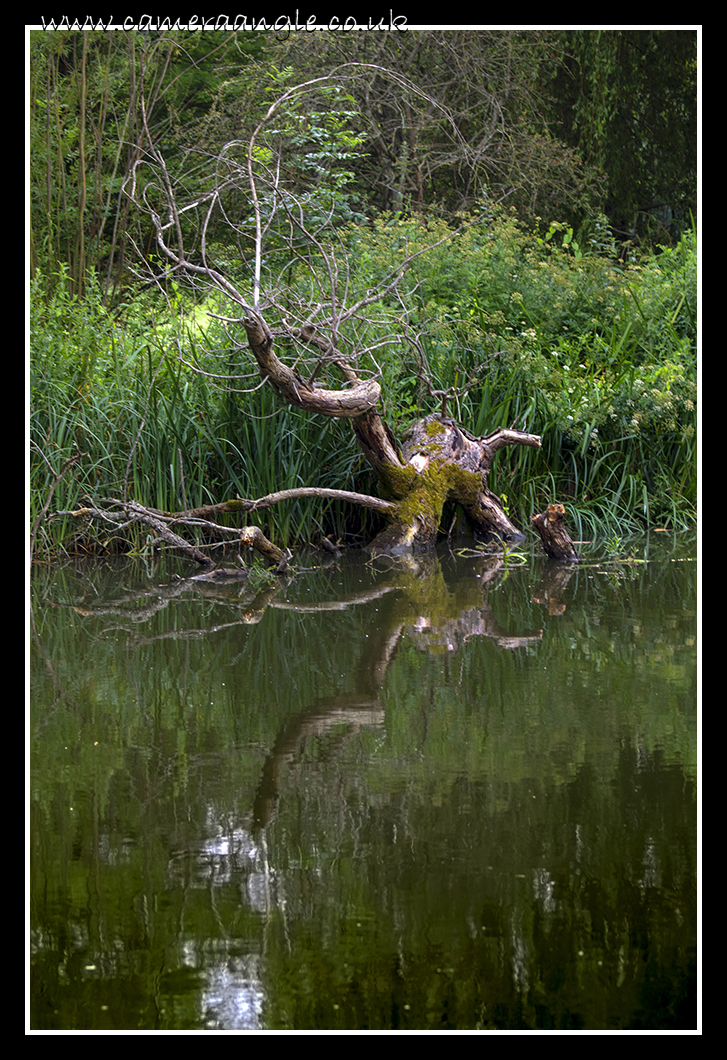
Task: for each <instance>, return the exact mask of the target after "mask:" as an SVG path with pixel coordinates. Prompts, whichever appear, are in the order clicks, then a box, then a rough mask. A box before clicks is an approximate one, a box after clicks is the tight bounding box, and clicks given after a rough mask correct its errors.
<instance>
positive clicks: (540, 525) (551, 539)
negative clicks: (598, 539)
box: [532, 504, 579, 560]
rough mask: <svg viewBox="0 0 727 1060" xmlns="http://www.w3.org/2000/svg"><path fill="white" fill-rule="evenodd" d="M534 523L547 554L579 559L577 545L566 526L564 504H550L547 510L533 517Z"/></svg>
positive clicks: (561, 557)
mask: <svg viewBox="0 0 727 1060" xmlns="http://www.w3.org/2000/svg"><path fill="white" fill-rule="evenodd" d="M532 523H533V526H534V527H535V529H536V530H537V531H538V533H539V534H540V540H541V541H542V542H543V548H544V549H545V552H546V554H547V555H548V556H550V558H551V559H557V560H577V559H579V556H578V553H577V552H576V547H575V545H574V544H573V542H572V541H571V539H570V536H569V534H568V531H567V530H566V528H565V508H564V507H563V505H562V504H549V505H548V510H547V511H546V512H541V513H540V515H534V516H533V517H532Z"/></svg>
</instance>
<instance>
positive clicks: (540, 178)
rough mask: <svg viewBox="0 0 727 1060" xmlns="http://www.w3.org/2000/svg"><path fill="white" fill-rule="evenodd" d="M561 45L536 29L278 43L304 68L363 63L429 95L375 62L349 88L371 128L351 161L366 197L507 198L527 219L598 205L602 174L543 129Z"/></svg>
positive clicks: (412, 205)
mask: <svg viewBox="0 0 727 1060" xmlns="http://www.w3.org/2000/svg"><path fill="white" fill-rule="evenodd" d="M562 47H563V46H562V42H561V41H560V39H559V38H558V37H557V35H556V34H553V33H547V32H543V31H537V30H535V31H527V32H519V31H511V30H492V31H489V30H488V31H480V30H478V31H467V30H461V31H460V30H457V31H414V32H409V33H406V34H398V35H395V34H377V33H374V34H365V33H364V34H358V35H356V34H351V35H338V34H324V35H316V36H314V37H308V36H307V35H304V34H299V35H297V36H296V37H291V38H290V39H289V40H288V41H287V42H285V43H283V44H279V45H277V48H276V50H277V52H278V54H279V60H278V61H279V62H280V63H281V64H287V63H289V64H290V65H291V66H293V67H294V69H295V70H296V72H297V73H298V74H299V75H300V74H302V73H307V74H308V76H310V75H311V73H312V72H313V71H317V72H322V71H330V70H332V69H334V68H335V67H336V66H337V65H338V64H340V63H343V62H365V63H369V64H372V65H373V66H374V67H375V66H377V65H378V66H381V67H383V68H386V69H387V70H393V71H396V72H397V73H399V74H401V75H402V76H403V77H405V78H406V79H408V81H410V82H413V83H414V84H416V85H417V87H418V88H419V89H420V90H422V91H424V92H426V93H427V95H428V96H429V98H430V99H432V100H436V104H437V106H433V105H430V106H429V107H422V106H420V105H419V103H418V102H417V100H416V99H415V98H414V97H413V96H412V94H411V93H410V92H407V91H406V90H402V88H401V87H400V86H398V85H397V86H395V85H394V84H393V83H392V81H391V79H390V78H388V77H386V76H379V75H377V73H376V71H375V70H372V73H371V75H370V76H369V77H368V78H366V79H365V80H364V81H362V83H361V84H359V85H358V86H356V87H355V88H354V89H353V94H354V96H355V99H356V102H357V104H358V107H359V110H360V113H361V115H362V119H363V121H364V128H365V131H366V137H367V151H366V153H365V155H364V157H362V158H361V159H360V160H359V162H358V163H357V165H356V167H355V171H356V175H357V177H358V180H359V184H360V185H361V186H362V187H363V188H365V189H366V192H367V195H368V199H369V203H370V205H371V206H372V207H375V208H377V209H379V210H394V211H397V210H401V209H407V210H409V209H411V210H421V209H423V208H424V207H425V206H426V208H427V209H429V210H432V209H434V208H437V207H439V208H441V209H443V210H445V211H446V212H447V213H449V214H454V213H456V212H458V211H462V210H472V209H477V208H479V207H480V206H481V205H482V203H483V200H489V201H491V202H501V201H505V200H506V201H507V202H508V203H510V204H512V205H516V206H517V207H518V209H519V210H521V211H522V212H523V213H525V214H528V215H530V216H531V217H534V216H537V215H538V214H540V215H543V216H546V217H548V218H549V219H554V218H558V219H563V218H564V217H568V218H569V217H570V215H571V214H572V213H573V211H574V210H581V211H582V212H589V211H592V212H595V210H596V209H597V204H598V201H599V183H598V179H597V177H596V174H595V172H593V171H592V170H590V169H589V168H588V167H586V166H584V165H583V164H582V161H581V159H580V157H579V155H578V152H577V151H576V150H574V149H572V148H569V147H567V146H566V145H564V144H563V143H562V142H561V143H559V142H558V141H556V140H555V139H554V137H553V135H552V133H551V131H550V129H549V127H548V100H547V99H544V98H543V87H542V85H543V76H544V75H543V71H547V72H550V71H552V68H553V66H554V65H557V63H558V62H559V61H560V59H561V55H562ZM548 75H549V74H548ZM438 108H441V109H438ZM445 114H446V117H445Z"/></svg>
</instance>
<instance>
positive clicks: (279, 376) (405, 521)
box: [243, 316, 540, 553]
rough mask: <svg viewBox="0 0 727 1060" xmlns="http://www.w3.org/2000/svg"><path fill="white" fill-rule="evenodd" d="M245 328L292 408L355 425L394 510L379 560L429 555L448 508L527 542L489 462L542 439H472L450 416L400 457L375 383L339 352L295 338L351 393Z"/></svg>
mask: <svg viewBox="0 0 727 1060" xmlns="http://www.w3.org/2000/svg"><path fill="white" fill-rule="evenodd" d="M243 326H244V328H245V331H246V332H247V337H248V342H249V345H250V349H251V351H252V353H253V355H254V357H255V359H256V361H257V364H258V368H259V370H260V373H261V375H262V376H263V378H267V379H269V380H270V382H271V383H272V385H273V386H274V388H275V389H276V391H277V392H278V393H279V394H280V396H281V397H283V398H284V399H285V400H286V401H288V402H289V403H290V404H292V405H296V406H297V407H298V408H302V409H306V410H307V411H309V412H318V413H321V414H323V415H325V416H332V417H336V418H338V417H345V418H348V419H350V420H351V423H352V426H353V431H354V434H355V436H356V439H357V441H358V444H359V446H360V448H361V450H362V452H363V454H364V456H365V457H366V459H367V460H368V462H369V463H370V464H371V466H372V467H373V469H374V471H375V472H376V475H377V477H378V479H379V483H380V486H381V491H382V494H383V496H384V498H385V499H387V500H389V501H393V502H394V506H393V507H391V508H388V509H386V511H385V512H384V515H385V518H386V521H387V525H386V527H385V528H384V530H383V531H382V532H381V533H380V534H378V535H377V537H376V538H375V539H374V541H372V542H371V544H370V545H369V548H370V549H371V550H372V551H374V552H392V553H397V552H403V551H406V550H408V549H426V548H429V547H431V546H432V545H433V544H434V542H435V540H436V537H437V533H438V530H439V525H440V521H441V516H442V511H443V509H444V505H445V504H446V503H447V502H448V501H452V502H454V503H456V504H459V505H460V506H461V508H462V510H463V511H464V513H465V515H466V517H467V519H468V520H469V522H470V524H471V525H472V527H473V528H474V530H475V532H476V533H477V534H478V535H480V536H482V537H491V536H498V537H500V538H502V539H503V540H505V541H522V540H523V538H524V534H522V533H521V532H520V531H519V530H518V529H517V528H516V527H515V526H513V524H512V523H511V522H510V520H509V519H508V517H507V515H506V514H505V512H504V511H503V508H502V504H501V502H500V500H499V498H497V497H496V496H495V494H494V493H492V492H491V490H489V489H488V487H487V477H488V475H489V472H490V466H491V464H492V461H493V459H494V457H495V455H496V453H497V452H498V450H500V449H501V448H503V447H504V446H507V445H528V446H534V447H536V448H539V447H540V438H539V437H538V436H537V435H534V434H526V433H525V432H523V431H516V430H507V429H504V428H498V429H497V430H496V431H494V433H493V434H491V435H489V436H488V437H487V438H474V437H472V436H471V435H469V434H468V433H467V432H466V431H464V430H463V429H462V428H461V427H458V426H457V425H456V424H455V423H454V421H453V420H451V419H449V418H448V417H446V416H445V415H431V416H427V417H425V418H424V419H422V420H420V421H419V422H418V423H415V424H414V425H413V427H412V428H411V429H410V430H409V431H408V433H407V435H406V438H405V439H404V441H403V444H402V447H401V449H399V447H398V446H397V443H396V440H395V439H394V438H393V436H392V434H391V431H390V430H389V428H388V427H387V426H386V424H385V423H384V421H383V420H382V419H381V417H380V415H379V413H378V411H377V408H376V405H377V402H378V400H379V397H380V387H379V384H378V383H377V382H376V380H373V379H370V380H365V381H362V380H361V379H360V378H359V376H358V375H357V373H356V372H355V370H354V369H353V368H352V367H351V366H350V365H348V364H347V363H346V362H345V361H344V360H343V358H342V357H340V356H339V355H338V353H337V351H336V350H335V349H333V348H332V347H331V346H330V345H329V344H327V343H325V341H324V340H322V339H319V337H318V336H317V335H316V333H315V330H314V329H313V328H312V327H310V326H306V327H304V328H301V329H299V330H298V331H296V332H295V333H294V334H293V335H291V337H292V338H295V339H297V340H298V341H304V342H306V343H308V344H312V345H315V346H318V347H319V348H320V350H321V354H322V356H325V357H326V359H327V360H328V361H333V362H334V363H335V364H336V365H337V366H338V367H339V369H340V370H341V372H342V374H343V375H344V378H345V379H346V382H347V383H348V388H347V389H344V390H328V389H325V388H323V387H316V386H313V383H312V379H311V380H308V381H306V380H304V379H303V378H302V377H301V376H300V375H298V374H297V373H296V372H294V371H293V370H291V369H290V368H288V367H287V366H286V365H285V364H283V363H282V361H280V359H279V358H278V356H277V354H276V353H275V351H274V348H273V345H274V336H273V334H272V332H271V331H270V329H269V328H268V327H267V325H266V324H265V322H264V320H263V319H262V318H261V317H260V316H255V317H246V318H245V319H244V320H243Z"/></svg>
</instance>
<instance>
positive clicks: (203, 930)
mask: <svg viewBox="0 0 727 1060" xmlns="http://www.w3.org/2000/svg"><path fill="white" fill-rule="evenodd" d="M611 553H614V549H611V550H609V549H606V548H604V547H603V546H597V545H595V544H594V545H584V546H583V547H582V549H581V554H582V557H583V562H582V563H580V564H570V565H557V564H554V563H552V562H551V561H547V560H546V559H545V558H544V557H542V556H541V555H539V554H538V549H537V548H534V549H533V550H532V551H527V550H526V551H524V552H516V553H514V554H512V555H510V556H507V555H506V556H502V555H500V556H497V555H493V554H485V555H482V554H474V551H473V550H469V549H466V548H454V549H447V548H442V549H441V550H439V551H438V552H437V553H436V554H434V555H432V556H430V557H427V558H416V559H413V560H409V561H405V560H398V561H392V560H384V559H379V560H374V561H372V560H371V559H370V558H369V557H367V556H366V555H364V554H363V553H351V554H346V555H344V556H343V557H341V558H339V559H334V558H330V559H329V558H328V557H327V558H326V559H325V560H323V559H321V557H320V556H319V555H314V554H311V555H306V556H304V557H302V559H301V558H300V557H297V559H296V562H298V563H299V565H300V566H301V567H303V568H307V569H303V570H300V571H299V572H298V573H297V574H296V576H295V577H293V578H289V579H283V580H276V579H270V581H269V582H268V580H267V579H265V578H259V579H257V580H253V581H254V584H252V583H246V582H240V581H233V582H230V583H224V584H216V583H206V582H194V581H190V580H188V575H189V574H190V573H194V571H190V570H189V567H188V565H187V564H186V563H184V562H183V561H175V560H172V559H166V560H164V561H159V562H157V563H155V564H154V565H153V566H148V565H145V563H144V562H143V561H142V560H139V559H137V560H135V561H133V562H132V561H129V560H126V561H119V562H118V563H112V562H96V563H94V564H90V563H88V562H86V563H77V564H75V565H74V564H69V565H66V566H61V567H57V568H54V569H44V568H43V569H38V570H35V571H34V572H33V577H32V581H31V603H32V608H33V610H32V623H31V647H30V718H29V736H28V740H29V760H30V808H29V821H30V825H29V841H30V870H29V872H30V875H29V890H30V954H31V956H30V992H29V1021H30V1027H31V1028H34V1029H65V1030H72V1029H80V1030H108V1029H110V1030H131V1029H139V1030H205V1029H207V1030H252V1031H254V1030H269V1031H274V1030H297V1031H300V1030H334V1031H335V1030H349V1031H364V1030H378V1031H382V1030H383V1031H388V1030H420V1031H421V1030H440V1031H441V1030H460V1031H463V1030H469V1031H474V1030H478V1029H481V1030H510V1031H512V1030H519V1029H523V1030H547V1029H555V1030H629V1029H631V1030H633V1029H662V1030H664V1029H683V1030H689V1029H692V1028H695V1027H696V1025H697V964H698V957H697V938H698V926H697V887H698V879H697V748H698V713H697V642H696V638H697V608H698V602H697V563H696V561H695V558H696V545H695V538H694V536H692V535H673V534H667V533H662V534H652V535H650V536H649V537H648V538H644V539H640V540H638V541H634V542H629V543H628V545H623V546H622V548H621V549H620V550H616V554H611Z"/></svg>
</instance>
